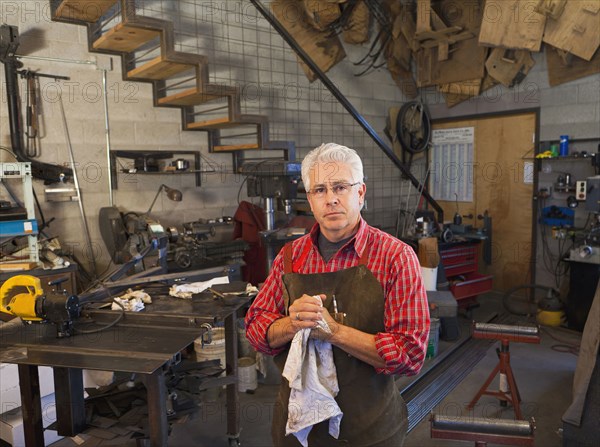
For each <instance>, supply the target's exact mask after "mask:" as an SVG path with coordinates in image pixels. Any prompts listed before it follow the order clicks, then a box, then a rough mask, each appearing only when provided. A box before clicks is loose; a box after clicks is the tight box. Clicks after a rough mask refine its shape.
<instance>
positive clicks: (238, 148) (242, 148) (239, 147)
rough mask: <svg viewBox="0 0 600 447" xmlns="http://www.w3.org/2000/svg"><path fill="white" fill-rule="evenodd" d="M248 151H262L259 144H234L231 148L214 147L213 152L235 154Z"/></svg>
mask: <svg viewBox="0 0 600 447" xmlns="http://www.w3.org/2000/svg"><path fill="white" fill-rule="evenodd" d="M248 149H260V146H259V145H258V143H253V144H232V145H229V146H213V148H212V151H213V152H235V151H246V150H248Z"/></svg>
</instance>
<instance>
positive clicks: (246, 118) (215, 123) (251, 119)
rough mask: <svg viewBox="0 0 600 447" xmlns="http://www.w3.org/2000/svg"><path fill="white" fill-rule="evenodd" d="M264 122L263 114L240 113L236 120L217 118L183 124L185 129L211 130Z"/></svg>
mask: <svg viewBox="0 0 600 447" xmlns="http://www.w3.org/2000/svg"><path fill="white" fill-rule="evenodd" d="M265 122H266V117H265V116H264V115H242V116H240V117H239V118H238V119H236V120H233V121H232V120H230V119H229V118H217V119H212V120H206V121H196V122H193V123H188V124H187V125H186V126H185V129H186V130H212V129H229V128H232V127H240V126H248V125H252V124H254V125H257V126H258V125H261V124H263V123H265Z"/></svg>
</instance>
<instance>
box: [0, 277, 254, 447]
mask: <svg viewBox="0 0 600 447" xmlns="http://www.w3.org/2000/svg"><path fill="white" fill-rule="evenodd" d="M165 287H166V286H164V285H161V288H162V289H161V288H159V287H152V286H150V287H146V288H145V290H146V291H147V292H148V293H149V294H150V295H151V296H152V301H153V302H152V304H149V305H147V306H146V308H145V309H144V310H143V311H141V312H135V313H129V312H126V313H125V316H124V317H123V319H122V320H121V321H120V322H119V323H118V324H116V325H115V326H113V327H110V328H108V329H106V330H103V331H102V332H98V333H95V334H78V335H75V336H72V337H70V338H62V339H59V338H56V327H55V326H54V325H51V324H27V325H23V324H14V323H13V322H11V323H9V324H6V325H3V326H0V353H1V354H0V361H2V362H5V363H15V364H17V365H18V369H19V381H20V388H21V397H22V413H23V419H24V420H23V423H24V432H25V445H26V446H27V447H38V446H40V445H44V436H43V425H42V409H41V403H40V388H39V377H38V370H37V367H38V366H50V367H52V368H53V370H54V386H55V396H56V409H57V425H58V428H57V430H58V433H59V434H60V435H63V436H75V435H76V434H78V433H79V432H81V431H82V430H83V429H84V428H85V404H84V396H83V375H82V370H83V369H91V370H109V371H123V372H130V373H138V374H142V375H143V376H144V378H145V381H144V383H145V385H146V388H147V398H148V399H147V400H148V419H149V421H150V422H149V430H150V433H149V434H150V444H151V445H152V446H153V447H159V446H160V447H162V446H166V445H167V437H168V422H167V410H166V398H167V396H166V384H165V376H164V373H165V371H166V370H167V369H168V367H169V366H170V365H171V364H173V363H177V362H178V360H179V353H180V351H181V350H182V349H184V348H185V347H187V346H188V345H189V344H191V343H193V341H194V340H195V339H196V338H197V337H198V336H200V335H201V334H202V333H203V332H204V331H206V330H207V329H206V328H205V327H201V326H202V325H203V324H205V323H209V324H211V325H212V324H214V323H218V322H224V323H225V334H226V336H225V354H226V377H225V379H224V381H225V384H227V409H228V411H227V436H228V437H229V439H230V443H232V444H233V445H237V440H238V437H239V431H240V418H239V413H238V407H239V405H238V403H239V402H238V394H237V385H236V384H237V357H238V354H237V350H238V349H237V346H238V345H237V312H238V310H239V309H240V308H242V307H243V306H245V305H246V304H247V302H248V301H249V299H250V298H249V297H244V296H227V297H226V298H215V297H214V296H213V295H212V294H210V293H202V294H198V295H194V297H193V298H192V299H191V300H190V299H188V300H184V299H178V298H173V297H169V296H168V295H166V293H165ZM232 287H235V284H229V285H223V286H215V287H214V288H215V289H217V290H220V291H222V292H224V291H231V289H232ZM237 287H238V290H240V289H239V287H240V285H239V283H238V285H237ZM244 287H245V283H244ZM117 315H118V312H115V311H109V310H100V309H91V310H85V311H84V312H82V317H81V318H80V319H79V320H77V321H76V322H75V324H76V326H77V327H86V326H89V325H86V324H85V322H86V320H88V321H89V320H90V319H93V320H94V321H95V322H98V323H99V324H106V323H107V322H110V321H113V320H114V319H115V318H116V316H117ZM221 384H223V382H221Z"/></svg>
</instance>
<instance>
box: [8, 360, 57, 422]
mask: <svg viewBox="0 0 600 447" xmlns="http://www.w3.org/2000/svg"><path fill="white" fill-rule="evenodd" d="M38 374H39V377H40V394H41V396H42V397H43V396H47V395H49V394H53V393H54V372H53V370H52V368H49V367H47V366H41V367H39V368H38ZM20 406H21V391H20V390H19V368H18V367H17V365H13V364H9V363H0V414H2V413H5V412H6V411H9V410H14V409H15V408H17V407H20Z"/></svg>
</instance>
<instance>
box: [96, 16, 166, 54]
mask: <svg viewBox="0 0 600 447" xmlns="http://www.w3.org/2000/svg"><path fill="white" fill-rule="evenodd" d="M159 35H160V31H158V30H156V29H148V28H141V27H138V26H133V25H129V24H127V23H119V24H118V25H117V26H115V27H114V28H112V29H111V30H109V31H107V32H106V33H105V34H103V35H102V36H101V37H100V38H99V39H98V40H96V41H95V42H94V44H93V47H94V49H95V50H108V51H117V52H123V53H131V52H132V51H135V50H136V49H138V48H139V47H141V46H142V45H144V44H145V43H146V42H149V41H151V40H152V39H155V38H156V37H158V36H159Z"/></svg>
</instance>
